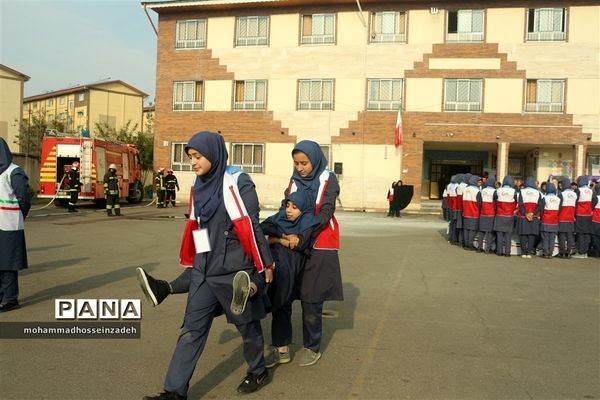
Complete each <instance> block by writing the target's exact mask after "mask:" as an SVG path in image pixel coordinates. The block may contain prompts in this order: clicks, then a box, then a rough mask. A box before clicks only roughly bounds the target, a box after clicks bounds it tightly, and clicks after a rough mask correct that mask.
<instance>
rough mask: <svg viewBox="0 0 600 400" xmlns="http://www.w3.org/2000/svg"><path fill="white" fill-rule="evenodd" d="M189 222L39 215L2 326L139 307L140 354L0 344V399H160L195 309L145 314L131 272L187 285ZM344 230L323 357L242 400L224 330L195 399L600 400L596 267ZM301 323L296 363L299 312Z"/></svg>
mask: <svg viewBox="0 0 600 400" xmlns="http://www.w3.org/2000/svg"><path fill="white" fill-rule="evenodd" d="M183 209H184V208H183V207H182V208H178V209H175V210H173V209H166V210H157V209H156V208H153V207H148V208H144V207H138V208H125V209H124V210H123V212H124V214H126V216H125V217H124V218H121V219H117V218H113V219H108V218H107V217H106V216H105V214H104V213H102V212H96V211H94V210H93V209H85V210H83V211H82V212H80V213H78V214H75V215H68V214H55V213H56V210H50V211H49V212H48V213H49V214H54V215H50V216H48V215H45V216H36V215H42V214H47V213H46V210H44V211H39V212H34V213H33V215H32V218H30V219H29V220H28V222H27V226H26V235H27V241H28V248H29V259H30V264H31V267H30V269H29V270H28V271H26V272H25V273H22V274H21V277H20V279H21V298H20V300H21V304H22V306H23V307H22V308H20V309H18V310H15V311H12V312H9V313H5V314H0V323H3V322H7V321H54V299H55V298H79V299H84V298H92V299H93V298H101V299H106V298H122V299H125V298H142V303H143V306H144V309H143V319H142V322H141V332H142V333H141V339H127V340H125V339H3V340H1V341H0V393H1V395H0V398H2V399H141V397H142V396H143V395H147V394H153V393H156V392H158V391H160V390H161V388H162V381H163V378H164V373H165V370H166V367H167V365H168V362H169V359H170V356H171V353H172V351H173V347H174V344H175V342H176V340H177V336H178V328H179V326H180V324H181V320H182V315H183V311H184V306H185V296H182V295H179V296H172V297H171V298H168V299H167V300H166V301H165V303H163V304H162V305H160V306H159V307H157V308H152V307H150V306H148V304H147V303H146V300H145V298H143V296H142V295H141V292H140V290H139V288H138V286H137V281H136V280H135V275H134V269H135V267H136V266H138V265H144V266H145V267H146V268H147V270H148V271H149V272H150V273H152V274H153V275H155V276H159V277H162V278H173V277H175V276H176V275H177V274H178V273H179V268H180V267H178V266H177V265H176V261H177V259H176V257H177V251H178V244H179V239H180V234H181V228H182V225H183V219H182V218H181V213H182V212H183ZM269 213H270V212H269V211H267V212H265V214H266V215H268V214H269ZM339 219H340V225H341V229H342V246H343V248H342V250H341V252H340V258H341V261H342V274H343V280H344V290H345V297H346V300H345V301H344V302H339V303H338V302H331V303H326V305H325V308H326V311H327V315H328V318H325V319H324V327H325V329H324V339H323V349H322V350H323V358H322V359H321V360H320V361H319V362H318V363H317V364H316V365H314V366H312V367H304V368H300V367H298V366H297V364H296V362H295V360H292V363H290V364H287V365H282V366H278V367H277V368H275V369H274V370H273V372H274V379H273V382H272V383H271V384H269V385H268V386H267V387H265V388H264V389H263V390H261V391H260V392H258V393H256V394H252V395H248V396H241V395H238V394H237V393H236V392H235V388H236V386H237V385H238V384H239V382H240V381H241V379H242V378H243V376H244V375H245V366H244V362H243V358H242V354H241V340H240V337H239V335H238V333H237V331H236V330H235V328H234V327H232V326H230V325H227V324H226V323H225V321H224V319H223V318H218V319H216V320H215V323H214V324H213V328H212V330H211V334H210V337H209V340H208V343H207V347H206V350H205V352H204V354H203V356H202V357H201V359H200V362H199V363H198V367H197V369H196V372H195V375H194V377H193V379H192V381H191V383H190V392H189V398H190V399H197V398H208V399H226V398H240V397H246V398H248V399H249V400H250V399H278V400H279V399H351V398H357V399H484V398H485V399H488V398H493V399H598V398H600V383H599V376H600V371H599V359H600V357H599V356H600V342H599V326H600V324H599V315H600V312H599V311H600V305H599V303H600V301H599V293H600V290H599V288H600V285H599V271H600V262H598V259H585V260H575V259H572V260H559V259H553V260H546V259H542V258H533V259H529V260H524V259H521V258H516V257H512V258H504V257H496V256H486V255H482V254H475V253H471V252H465V251H463V250H461V249H459V248H457V247H454V246H449V245H448V244H447V243H446V241H445V239H444V237H443V235H442V234H443V231H444V228H445V225H444V223H443V222H442V221H440V220H439V219H437V218H435V217H431V216H417V215H411V216H404V217H403V218H400V219H391V218H386V217H385V216H383V214H371V213H340V214H339ZM294 312H295V315H294V323H295V327H296V328H297V329H296V330H295V333H294V342H295V343H294V344H293V346H292V351H297V350H298V349H300V348H301V343H302V339H301V333H302V332H301V328H300V321H299V307H298V305H297V304H296V305H295V308H294ZM269 323H270V320H269V319H266V320H265V321H264V324H263V327H264V330H265V332H266V337H267V342H268V341H269V340H268V337H269V336H268V332H269Z"/></svg>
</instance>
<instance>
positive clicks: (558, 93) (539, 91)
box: [525, 79, 565, 112]
mask: <svg viewBox="0 0 600 400" xmlns="http://www.w3.org/2000/svg"><path fill="white" fill-rule="evenodd" d="M564 86H565V81H563V80H559V79H527V89H526V90H527V93H526V99H527V100H526V102H525V111H529V112H562V111H563V99H564Z"/></svg>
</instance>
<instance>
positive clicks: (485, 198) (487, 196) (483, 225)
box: [477, 178, 496, 253]
mask: <svg viewBox="0 0 600 400" xmlns="http://www.w3.org/2000/svg"><path fill="white" fill-rule="evenodd" d="M495 183H496V181H495V180H494V179H493V178H489V179H488V180H487V182H486V186H485V187H484V188H483V189H481V192H480V193H479V198H480V199H481V212H480V214H479V234H478V237H477V240H478V243H479V245H478V249H479V250H480V251H482V250H485V252H486V253H489V252H490V251H491V249H492V247H493V246H492V244H493V242H494V217H495V216H496V210H495V204H494V195H495V194H496V188H495V187H494V184H495Z"/></svg>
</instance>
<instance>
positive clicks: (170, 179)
mask: <svg viewBox="0 0 600 400" xmlns="http://www.w3.org/2000/svg"><path fill="white" fill-rule="evenodd" d="M165 188H166V189H167V190H166V195H167V196H166V197H165V207H168V206H169V202H171V205H172V206H173V207H175V193H176V192H175V188H177V191H178V192H179V183H178V182H177V177H176V176H175V175H173V170H172V169H171V168H169V169H168V170H167V176H165Z"/></svg>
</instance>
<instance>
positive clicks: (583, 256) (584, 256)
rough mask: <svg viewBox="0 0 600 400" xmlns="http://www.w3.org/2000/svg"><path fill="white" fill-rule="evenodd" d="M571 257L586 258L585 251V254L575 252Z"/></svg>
mask: <svg viewBox="0 0 600 400" xmlns="http://www.w3.org/2000/svg"><path fill="white" fill-rule="evenodd" d="M572 257H573V258H588V257H587V253H586V254H580V253H575V254H573V256H572Z"/></svg>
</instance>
